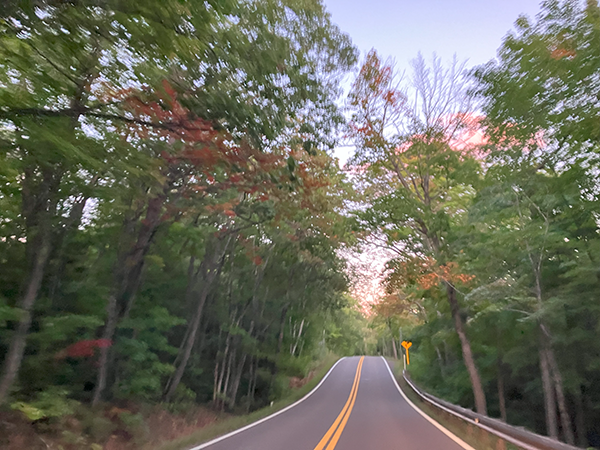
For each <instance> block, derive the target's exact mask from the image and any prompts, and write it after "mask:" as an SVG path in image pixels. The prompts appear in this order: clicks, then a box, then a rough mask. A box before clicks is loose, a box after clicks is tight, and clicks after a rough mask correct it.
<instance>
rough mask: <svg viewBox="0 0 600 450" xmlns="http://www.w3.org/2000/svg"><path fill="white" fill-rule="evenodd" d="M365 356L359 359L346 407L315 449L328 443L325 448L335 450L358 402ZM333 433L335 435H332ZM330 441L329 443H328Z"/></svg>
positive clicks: (322, 447)
mask: <svg viewBox="0 0 600 450" xmlns="http://www.w3.org/2000/svg"><path fill="white" fill-rule="evenodd" d="M364 360H365V357H364V356H362V357H361V358H360V361H358V366H357V367H356V375H355V376H354V384H353V385H352V390H351V391H350V397H348V400H347V401H346V404H345V405H344V408H342V412H340V415H339V416H337V419H335V422H333V425H331V428H329V430H327V433H325V436H323V439H321V441H320V442H319V443H318V444H317V446H316V447H315V450H323V449H324V448H325V446H326V445H327V448H326V449H325V450H333V449H334V448H335V446H336V444H337V442H338V441H339V439H340V436H341V435H342V431H344V427H345V426H346V422H348V419H349V418H350V413H351V412H352V408H354V402H356V394H357V392H358V384H359V383H360V373H361V371H362V365H363V361H364ZM332 435H333V437H332ZM327 443H329V445H328V444H327Z"/></svg>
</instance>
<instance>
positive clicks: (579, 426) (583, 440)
mask: <svg viewBox="0 0 600 450" xmlns="http://www.w3.org/2000/svg"><path fill="white" fill-rule="evenodd" d="M575 431H576V434H577V445H578V446H579V447H585V446H586V445H587V437H586V434H587V429H586V426H585V410H584V406H583V392H581V390H579V392H578V393H577V395H576V396H575Z"/></svg>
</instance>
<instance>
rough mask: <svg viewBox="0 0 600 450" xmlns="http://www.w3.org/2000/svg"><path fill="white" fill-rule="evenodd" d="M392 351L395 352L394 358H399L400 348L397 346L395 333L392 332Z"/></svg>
mask: <svg viewBox="0 0 600 450" xmlns="http://www.w3.org/2000/svg"><path fill="white" fill-rule="evenodd" d="M390 331H391V330H390ZM392 351H393V352H394V359H398V349H397V348H396V339H394V335H393V334H392Z"/></svg>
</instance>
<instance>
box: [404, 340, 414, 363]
mask: <svg viewBox="0 0 600 450" xmlns="http://www.w3.org/2000/svg"><path fill="white" fill-rule="evenodd" d="M411 345H412V342H410V341H402V347H404V349H405V350H406V364H410V356H409V355H408V349H409V347H410V346H411Z"/></svg>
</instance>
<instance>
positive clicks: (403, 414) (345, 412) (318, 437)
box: [190, 357, 474, 450]
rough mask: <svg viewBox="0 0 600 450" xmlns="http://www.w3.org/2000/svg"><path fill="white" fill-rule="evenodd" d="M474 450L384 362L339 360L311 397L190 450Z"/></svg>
mask: <svg viewBox="0 0 600 450" xmlns="http://www.w3.org/2000/svg"><path fill="white" fill-rule="evenodd" d="M201 449H209V450H334V449H336V450H370V449H386V450H387V449H402V450H474V449H473V448H472V447H470V446H469V445H468V444H466V443H465V442H463V441H462V440H460V439H459V438H458V437H456V436H455V435H453V434H452V433H451V432H449V431H448V430H446V429H445V428H443V427H442V426H441V425H439V424H438V423H436V422H435V421H433V420H432V419H430V418H429V417H428V416H427V415H425V414H424V413H423V412H421V411H420V410H419V409H418V408H417V407H416V406H415V405H414V404H412V402H410V400H409V399H408V398H406V396H405V395H404V393H403V392H402V391H401V390H400V388H399V386H398V384H397V383H396V380H395V379H394V377H393V375H392V372H391V370H390V368H389V366H388V364H387V362H386V361H385V360H384V359H383V358H380V357H360V358H359V357H350V358H343V359H341V360H339V361H338V362H337V363H336V364H335V365H334V366H333V367H332V368H331V370H330V371H329V372H328V373H327V375H326V376H325V377H324V378H323V380H321V382H320V383H319V385H317V387H316V388H315V389H313V390H312V391H311V392H310V393H309V394H308V395H307V396H305V397H303V398H302V399H301V400H299V401H298V402H296V403H294V404H293V405H290V406H288V407H287V408H285V409H283V410H281V411H279V412H277V413H275V414H272V415H271V416H269V417H266V418H264V419H262V420H260V421H258V422H255V423H253V424H251V425H248V426H246V427H244V428H241V429H240V430H237V431H235V432H233V433H229V434H227V435H225V436H222V437H220V438H217V439H215V440H213V441H210V442H207V443H205V444H202V445H200V446H197V447H194V448H193V449H190V450H201Z"/></svg>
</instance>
